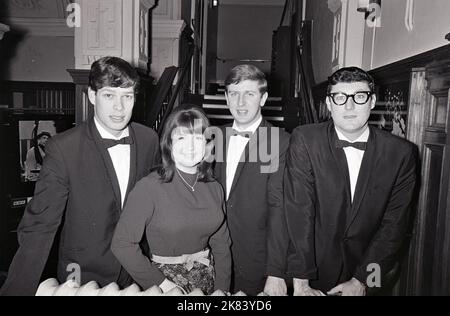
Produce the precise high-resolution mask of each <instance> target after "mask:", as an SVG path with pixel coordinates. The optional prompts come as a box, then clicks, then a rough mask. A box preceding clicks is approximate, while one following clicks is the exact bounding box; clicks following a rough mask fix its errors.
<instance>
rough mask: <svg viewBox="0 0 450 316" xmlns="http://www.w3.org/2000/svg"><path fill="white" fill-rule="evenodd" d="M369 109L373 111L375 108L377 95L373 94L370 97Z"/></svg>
mask: <svg viewBox="0 0 450 316" xmlns="http://www.w3.org/2000/svg"><path fill="white" fill-rule="evenodd" d="M370 102H371V103H370V109H371V110H373V109H374V108H375V106H376V105H377V95H376V94H373V95H372V100H371V101H370Z"/></svg>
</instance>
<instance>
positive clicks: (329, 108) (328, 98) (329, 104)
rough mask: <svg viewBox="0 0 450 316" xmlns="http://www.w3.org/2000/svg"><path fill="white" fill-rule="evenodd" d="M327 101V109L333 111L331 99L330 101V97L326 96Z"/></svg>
mask: <svg viewBox="0 0 450 316" xmlns="http://www.w3.org/2000/svg"><path fill="white" fill-rule="evenodd" d="M325 103H326V104H327V109H328V111H330V112H331V101H330V97H326V98H325Z"/></svg>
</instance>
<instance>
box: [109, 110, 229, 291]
mask: <svg viewBox="0 0 450 316" xmlns="http://www.w3.org/2000/svg"><path fill="white" fill-rule="evenodd" d="M208 127H209V121H208V119H207V117H206V115H205V114H204V113H203V111H202V110H201V109H199V108H197V107H195V106H191V105H185V106H181V107H179V108H177V109H176V110H175V111H174V112H173V113H172V114H171V115H170V117H169V118H168V120H167V122H166V124H165V126H164V131H163V135H162V137H161V153H162V161H163V164H162V167H161V168H160V169H159V171H157V172H154V173H152V174H150V175H149V176H147V177H146V178H144V179H142V180H141V181H140V182H139V183H138V184H137V185H136V187H135V188H134V190H133V191H132V192H131V193H130V195H129V198H128V201H127V204H126V206H125V210H124V212H123V214H122V215H121V218H120V220H119V223H118V225H117V228H116V231H115V234H114V237H113V241H112V246H111V247H112V251H113V253H114V254H115V256H116V257H117V259H118V260H119V261H120V262H121V264H122V265H123V267H124V268H125V269H126V270H127V271H128V273H130V275H131V276H132V277H133V279H134V280H135V281H136V282H137V283H138V284H139V285H140V286H141V287H142V288H143V289H144V290H146V289H149V288H151V287H152V286H155V285H159V287H160V288H161V290H162V291H163V292H168V291H171V290H172V289H174V288H175V287H179V288H181V289H182V290H183V292H184V293H190V292H191V291H193V290H194V289H200V290H202V291H203V292H204V294H208V295H209V294H212V293H213V292H214V291H215V290H222V291H224V292H228V290H229V286H230V276H231V255H230V243H231V242H230V237H229V233H228V227H227V225H226V221H225V207H224V193H223V190H222V187H221V185H220V184H219V183H218V182H216V181H215V180H214V178H213V176H212V170H211V164H210V163H208V162H207V155H206V152H207V149H206V148H207V147H208V141H207V139H206V138H205V135H204V132H205V130H206V129H207V128H208ZM144 233H145V235H146V237H147V241H148V244H149V247H150V253H151V258H147V257H146V256H145V255H144V254H143V253H142V251H141V248H140V247H139V242H140V241H141V240H142V238H143V236H144Z"/></svg>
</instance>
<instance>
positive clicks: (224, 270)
mask: <svg viewBox="0 0 450 316" xmlns="http://www.w3.org/2000/svg"><path fill="white" fill-rule="evenodd" d="M220 191H221V200H222V201H223V203H222V209H223V212H224V216H225V214H226V208H225V201H224V199H223V197H222V196H223V192H222V190H220ZM209 245H210V247H211V250H212V254H213V257H214V268H215V272H216V280H215V282H214V290H222V291H224V292H228V291H229V290H230V283H231V250H230V247H231V238H230V233H229V231H228V225H227V221H226V220H225V218H224V221H223V222H222V225H221V226H220V228H219V229H218V230H217V231H216V232H215V233H214V234H213V235H212V236H211V238H210V239H209Z"/></svg>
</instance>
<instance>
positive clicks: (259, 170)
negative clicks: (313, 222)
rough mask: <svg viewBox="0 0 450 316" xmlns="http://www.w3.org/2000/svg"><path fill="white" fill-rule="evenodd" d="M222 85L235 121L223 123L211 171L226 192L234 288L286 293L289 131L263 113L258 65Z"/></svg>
mask: <svg viewBox="0 0 450 316" xmlns="http://www.w3.org/2000/svg"><path fill="white" fill-rule="evenodd" d="M225 86H226V99H227V103H228V107H229V109H230V112H231V114H232V115H233V117H234V123H233V124H232V126H231V125H229V126H224V127H222V135H223V136H224V138H225V141H223V142H222V144H220V145H218V147H221V148H222V149H223V151H222V154H220V155H217V153H218V151H220V148H216V159H217V160H216V166H215V174H216V177H217V178H218V180H219V181H220V182H221V184H222V186H223V188H224V191H225V192H226V201H227V202H226V205H227V220H228V226H229V229H230V235H231V239H232V249H231V250H232V259H233V277H232V291H233V292H237V291H243V292H244V293H246V294H247V295H258V294H260V293H262V292H263V291H265V292H266V294H269V295H286V291H287V290H286V283H285V280H284V277H285V268H286V260H285V259H286V253H287V244H288V240H289V239H288V235H287V233H286V221H285V216H284V212H283V173H284V168H285V157H286V152H287V148H288V146H289V135H288V134H287V133H286V132H284V131H283V130H280V129H279V128H276V127H274V126H272V125H271V124H270V123H268V122H267V121H265V120H264V119H263V117H262V115H261V108H262V107H263V106H264V105H265V103H266V101H267V98H268V93H267V81H266V79H265V75H264V73H262V72H261V71H260V70H259V69H258V68H256V67H254V66H251V65H241V66H237V67H235V68H233V69H232V70H231V72H230V74H229V75H228V77H227V78H226V81H225ZM222 145H223V146H222ZM220 156H221V157H220ZM284 251H285V252H286V253H284ZM279 252H281V253H282V255H281V256H278V253H279ZM275 254H276V255H277V256H275Z"/></svg>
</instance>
